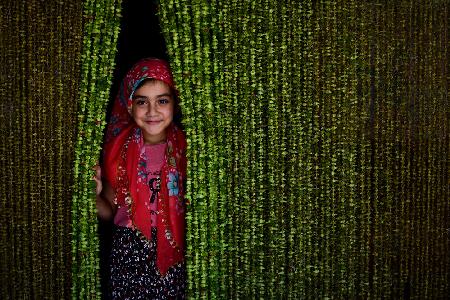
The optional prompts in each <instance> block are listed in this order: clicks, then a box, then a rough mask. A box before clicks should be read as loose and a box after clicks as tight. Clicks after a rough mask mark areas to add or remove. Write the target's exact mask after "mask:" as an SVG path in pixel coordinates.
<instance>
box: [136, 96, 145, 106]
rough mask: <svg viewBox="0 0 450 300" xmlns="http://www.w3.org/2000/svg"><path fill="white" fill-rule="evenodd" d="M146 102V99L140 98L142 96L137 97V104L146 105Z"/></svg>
mask: <svg viewBox="0 0 450 300" xmlns="http://www.w3.org/2000/svg"><path fill="white" fill-rule="evenodd" d="M146 102H147V101H146V100H145V99H140V98H138V99H136V105H139V106H141V105H145V104H146Z"/></svg>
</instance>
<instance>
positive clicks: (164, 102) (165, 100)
mask: <svg viewBox="0 0 450 300" xmlns="http://www.w3.org/2000/svg"><path fill="white" fill-rule="evenodd" d="M158 103H159V104H167V103H169V100H168V99H165V98H163V99H159V100H158Z"/></svg>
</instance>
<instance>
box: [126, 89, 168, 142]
mask: <svg viewBox="0 0 450 300" xmlns="http://www.w3.org/2000/svg"><path fill="white" fill-rule="evenodd" d="M174 106H175V99H174V97H173V93H172V91H171V89H170V87H169V86H168V85H167V84H166V83H164V82H162V81H159V80H153V81H147V82H145V83H144V84H143V85H142V86H141V87H139V88H138V89H137V90H136V91H135V92H134V94H133V103H132V105H131V115H132V117H133V119H134V121H135V122H136V124H137V125H138V126H139V128H141V130H142V134H143V136H144V142H145V143H146V144H159V143H163V142H165V141H166V129H167V127H168V126H169V125H170V123H171V122H172V119H173V111H174Z"/></svg>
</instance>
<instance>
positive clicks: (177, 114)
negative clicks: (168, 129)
mask: <svg viewBox="0 0 450 300" xmlns="http://www.w3.org/2000/svg"><path fill="white" fill-rule="evenodd" d="M156 81H160V80H158V79H155V78H146V79H144V80H142V81H141V82H140V83H139V84H138V86H137V87H136V90H137V89H138V88H140V87H142V86H143V85H144V84H146V83H150V82H156ZM170 90H171V92H172V97H173V100H175V104H174V107H173V122H174V123H175V125H177V126H178V128H180V129H182V130H184V126H183V124H182V123H181V121H182V119H183V114H182V112H181V107H180V99H179V98H178V95H177V91H176V90H175V89H173V88H172V87H171V88H170Z"/></svg>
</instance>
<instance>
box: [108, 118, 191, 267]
mask: <svg viewBox="0 0 450 300" xmlns="http://www.w3.org/2000/svg"><path fill="white" fill-rule="evenodd" d="M143 145H144V143H143V138H142V133H141V130H140V129H139V128H138V127H137V126H136V125H135V124H134V125H132V126H130V127H128V128H127V129H125V130H123V131H121V132H120V134H119V135H118V136H116V137H115V139H114V142H112V143H111V144H110V145H107V147H105V170H106V178H107V180H108V182H109V183H110V184H111V186H112V187H113V189H114V190H115V196H116V197H115V201H116V204H117V205H118V206H125V205H126V206H127V207H128V211H129V216H130V219H131V221H132V227H133V228H134V229H136V230H137V231H138V232H139V233H140V234H141V235H142V237H143V238H145V239H148V240H151V214H150V209H149V206H148V204H149V201H150V189H149V186H148V184H147V182H146V181H145V180H142V178H140V176H139V174H140V172H139V168H140V166H142V163H143V162H142V159H143V158H142V157H141V155H140V153H141V150H142V147H143ZM185 178H186V139H185V137H184V134H183V132H182V131H181V130H180V129H179V128H177V127H176V126H175V125H174V124H171V125H170V126H169V128H168V129H167V146H166V151H165V155H164V162H163V166H162V168H161V184H160V191H159V194H158V200H157V201H158V211H157V224H156V227H157V248H156V251H157V256H156V265H157V267H158V269H159V271H160V273H161V275H164V274H166V272H167V270H168V269H169V268H170V267H171V266H173V265H175V264H177V263H180V262H182V261H183V259H184V236H185V202H184V194H185V190H184V184H183V182H184V179H185Z"/></svg>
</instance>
